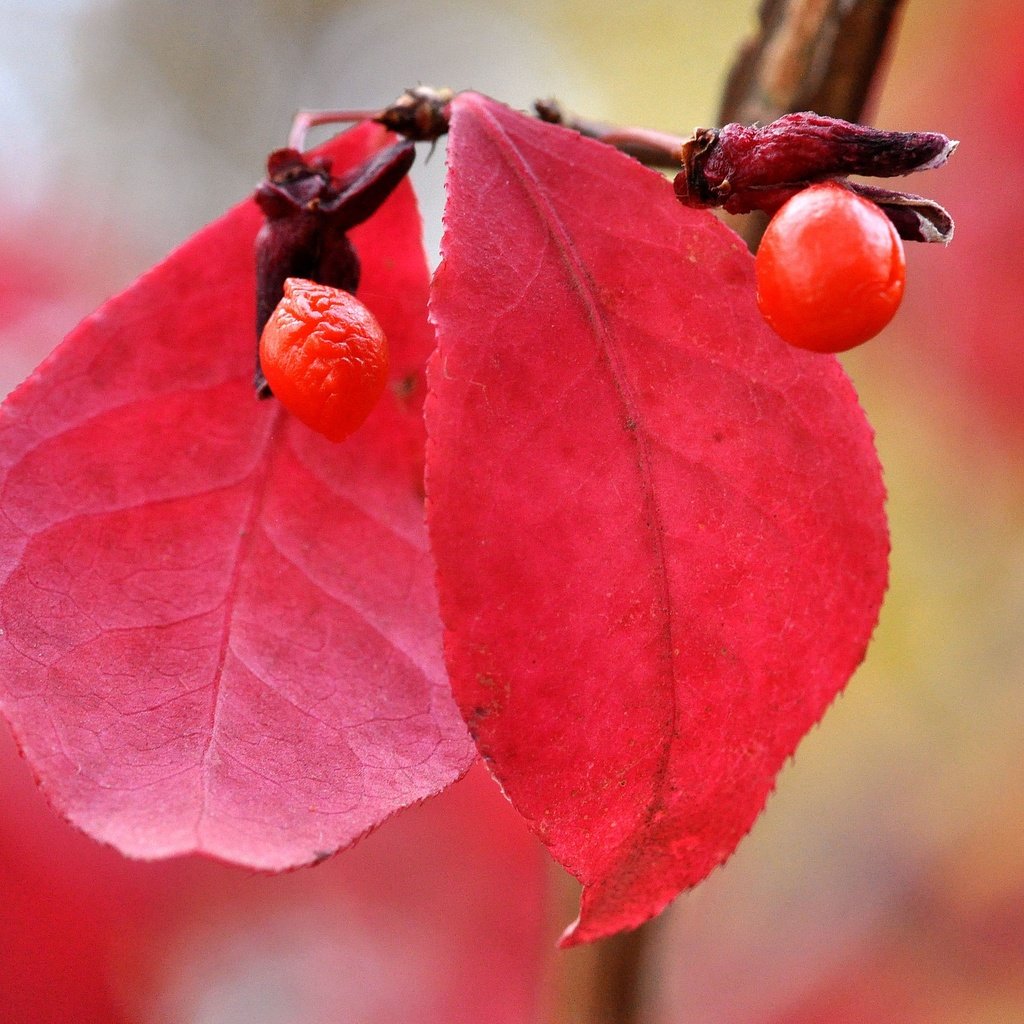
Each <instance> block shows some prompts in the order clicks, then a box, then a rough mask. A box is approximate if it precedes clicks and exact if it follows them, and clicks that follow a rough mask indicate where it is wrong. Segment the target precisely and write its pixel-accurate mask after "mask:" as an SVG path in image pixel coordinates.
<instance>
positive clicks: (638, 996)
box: [541, 864, 660, 1024]
mask: <svg viewBox="0 0 1024 1024" xmlns="http://www.w3.org/2000/svg"><path fill="white" fill-rule="evenodd" d="M549 881H550V892H551V894H552V898H551V908H552V910H551V913H552V922H551V934H552V947H553V946H554V939H555V938H556V937H557V935H558V934H559V932H561V930H562V929H563V928H564V927H565V923H566V921H568V920H569V919H570V918H571V917H572V915H573V914H574V913H575V912H576V909H577V907H578V906H579V894H580V887H579V884H578V883H577V882H576V880H575V879H574V878H572V877H571V876H569V875H567V874H566V873H565V872H564V871H563V870H562V869H561V868H559V867H558V866H557V865H554V864H553V865H552V866H551V873H550V876H549ZM659 927H660V924H659V922H658V921H649V922H648V923H647V924H645V925H643V926H642V927H640V928H638V929H637V930H636V931H632V932H624V933H622V934H619V935H613V936H612V937H611V938H607V939H602V940H601V941H600V942H594V943H591V944H589V945H585V946H575V947H573V948H572V949H567V950H556V949H554V948H552V950H551V954H550V960H549V967H548V978H547V985H546V990H547V991H546V995H547V1004H546V1005H545V1006H544V1007H542V1012H541V1020H542V1021H543V1022H544V1024H640V1022H641V1021H644V1020H646V1019H647V1017H646V1016H645V1013H644V1009H645V1003H646V998H645V997H646V996H648V995H649V993H648V992H647V991H646V990H645V987H644V986H645V982H646V975H645V971H644V966H645V963H646V958H647V951H648V949H649V948H650V946H651V943H652V941H653V939H654V937H655V936H656V934H657V932H658V929H659Z"/></svg>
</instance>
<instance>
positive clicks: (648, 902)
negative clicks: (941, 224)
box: [427, 95, 888, 944]
mask: <svg viewBox="0 0 1024 1024" xmlns="http://www.w3.org/2000/svg"><path fill="white" fill-rule="evenodd" d="M449 160H450V170H449V186H448V187H449V199H448V207H447V211H446V215H445V218H446V225H447V233H446V235H445V242H444V250H443V252H444V262H443V264H442V266H441V268H440V270H439V271H438V273H437V275H436V278H435V283H434V291H433V295H432V300H431V301H432V307H431V308H432V317H433V319H434V320H435V323H436V326H437V328H438V343H439V349H438V352H437V355H436V357H435V358H434V360H433V361H432V362H431V364H430V368H429V370H428V379H429V382H430V386H431V392H430V397H429V398H428V401H427V428H428V436H429V440H428V445H427V458H428V474H427V493H428V503H427V511H428V525H429V527H430V531H431V540H432V544H433V548H434V554H435V557H436V559H437V562H438V578H439V585H440V594H441V611H442V618H443V620H444V622H445V626H446V629H447V634H446V654H447V661H448V667H449V673H450V675H451V677H452V681H453V686H454V688H455V691H456V697H457V699H458V701H459V703H460V705H461V707H462V712H463V714H464V716H465V717H466V719H467V721H468V722H469V724H470V727H471V730H472V731H473V733H474V735H475V738H476V740H477V745H478V747H479V749H480V751H481V753H482V754H483V755H484V757H485V758H486V759H487V760H488V761H489V763H490V765H491V768H492V770H493V771H494V773H495V774H496V775H497V777H498V779H499V781H500V782H501V785H502V786H503V787H504V789H505V792H506V793H507V794H508V796H509V798H510V799H511V800H512V802H513V804H514V805H515V806H516V807H517V809H518V810H519V811H520V813H521V814H523V815H524V817H525V818H526V819H527V820H528V821H529V823H530V825H531V827H532V828H533V829H534V831H535V832H536V833H537V834H538V836H540V838H541V839H542V840H543V841H544V842H545V843H546V844H547V845H548V846H549V847H550V849H551V851H552V853H553V854H554V856H555V857H556V858H557V859H558V860H559V861H561V862H562V864H564V865H565V866H566V867H567V868H568V869H569V870H570V871H571V872H572V873H573V874H575V875H576V876H577V877H578V878H580V880H581V881H582V882H583V883H584V886H585V891H584V895H583V904H582V910H581V917H580V920H579V921H578V922H577V923H576V925H574V927H573V929H571V930H570V932H569V933H568V935H567V936H566V937H565V939H564V940H563V941H565V942H567V943H568V944H572V943H576V942H581V941H585V940H590V939H595V938H598V937H600V936H603V935H607V934H609V933H611V932H614V931H616V930H618V929H621V928H628V927H634V926H636V925H638V924H640V923H641V922H642V921H644V920H646V919H647V918H649V917H650V916H652V915H653V914H655V913H656V912H658V911H659V910H660V909H661V908H662V907H664V905H665V904H666V903H667V902H668V901H669V900H670V899H671V898H672V897H673V896H674V895H675V894H676V893H678V892H679V891H680V890H681V889H683V888H685V887H687V886H691V885H693V884H695V883H696V882H698V881H699V880H700V879H701V878H703V877H704V876H705V875H706V874H707V873H708V872H709V871H710V870H711V869H712V868H714V867H715V866H716V865H717V864H720V863H721V862H722V861H723V860H725V858H726V857H728V855H729V854H730V852H731V851H732V850H733V848H734V847H735V846H736V844H737V842H738V841H739V840H740V838H741V837H742V836H743V835H744V834H745V833H746V832H747V830H748V829H749V828H750V826H751V824H752V822H753V821H754V819H755V817H756V816H757V814H758V813H759V811H760V810H761V807H762V805H763V804H764V801H765V799H766V797H767V795H768V793H769V791H770V790H771V788H772V786H773V780H774V777H775V773H776V772H777V771H778V769H779V767H780V766H781V765H782V763H783V761H784V760H785V759H786V758H787V757H788V756H789V755H790V754H791V753H792V752H793V750H794V748H795V746H796V744H797V742H798V740H799V739H800V737H801V736H802V735H803V733H804V732H806V731H807V729H808V728H810V726H811V725H812V724H813V723H814V722H816V721H817V720H818V718H819V717H820V716H821V714H822V713H823V711H824V709H825V707H826V706H827V705H828V703H829V702H830V701H831V700H832V698H833V697H834V696H835V695H836V693H837V692H838V691H839V690H840V689H841V687H842V686H843V685H844V683H845V682H846V680H847V678H848V677H849V675H850V673H851V672H852V671H853V669H854V668H855V666H856V665H857V664H858V662H859V661H860V660H861V658H862V656H863V653H864V649H865V646H866V644H867V640H868V637H869V635H870V633H871V630H872V628H873V626H874V623H875V620H876V617H877V614H878V609H879V605H880V603H881V599H882V594H883V591H884V587H885V578H886V557H887V550H888V538H887V531H886V525H885V517H884V512H883V507H882V506H883V497H884V495H883V487H882V482H881V477H880V473H879V466H878V461H877V458H876V456H875V452H874V449H873V446H872V440H871V431H870V429H869V427H868V425H867V423H866V422H865V420H864V417H863V415H862V413H861V411H860V409H859V407H858V405H857V402H856V397H855V395H854V392H853V389H852V387H851V386H850V384H849V382H848V380H847V379H846V377H845V376H844V374H843V372H842V370H841V369H840V367H839V365H838V363H837V362H836V361H835V360H834V359H832V358H831V357H822V356H818V355H815V354H811V353H803V352H799V351H796V350H793V349H791V348H789V347H788V346H786V345H784V344H783V343H782V342H781V341H779V339H778V338H776V337H775V335H774V334H772V332H771V331H770V330H769V329H768V328H767V327H766V326H765V324H764V323H763V321H762V320H761V319H760V317H759V315H758V313H757V311H756V308H755V303H754V283H753V273H752V260H751V258H750V256H749V255H748V253H747V252H746V250H745V249H744V248H743V246H742V245H741V243H740V241H739V240H738V239H737V238H736V236H735V235H733V234H732V232H730V231H729V230H727V229H726V228H725V227H723V226H722V225H721V224H719V223H718V222H717V221H715V220H714V218H713V217H712V216H711V215H710V214H707V213H702V212H694V211H689V210H685V209H683V208H682V207H680V205H679V204H678V203H677V202H676V201H675V199H674V197H673V195H672V190H671V187H670V186H669V185H668V184H667V183H666V182H665V181H664V180H663V179H662V178H661V177H660V176H658V175H656V174H654V173H652V172H650V171H648V170H645V169H644V168H642V167H640V166H639V165H638V164H636V163H633V162H632V161H630V160H628V159H627V158H625V157H623V156H621V155H620V154H618V153H616V152H614V151H613V150H611V149H610V148H609V147H606V146H602V145H601V144H599V143H596V142H592V141H589V140H586V139H582V138H580V137H579V136H576V135H574V134H572V133H570V132H567V131H565V130H564V129H561V128H556V127H552V126H549V125H545V124H541V123H539V122H536V121H532V120H530V119H528V118H526V117H523V116H521V115H519V114H515V113H512V112H511V111H509V110H507V109H506V108H504V107H501V106H499V105H497V104H495V103H493V102H492V101H489V100H486V99H483V98H481V97H479V96H472V95H468V96H463V97H460V98H459V99H458V100H457V101H456V103H455V109H454V118H453V122H452V133H451V140H450V144H449Z"/></svg>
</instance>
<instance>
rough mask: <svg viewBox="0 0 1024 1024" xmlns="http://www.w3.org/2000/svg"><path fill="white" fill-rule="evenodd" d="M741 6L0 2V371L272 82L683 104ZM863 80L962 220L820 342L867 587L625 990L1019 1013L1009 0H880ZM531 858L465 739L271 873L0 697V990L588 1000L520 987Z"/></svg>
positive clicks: (93, 1011) (359, 1005)
mask: <svg viewBox="0 0 1024 1024" xmlns="http://www.w3.org/2000/svg"><path fill="white" fill-rule="evenodd" d="M754 8H755V3H754V2H753V0H719V2H717V3H714V4H708V3H703V2H697V0H689V2H684V0H673V2H671V3H669V2H663V0H640V2H637V3H633V4H628V5H627V4H621V3H619V2H613V0H592V2H589V3H581V2H573V0H545V2H543V3H541V2H539V0H501V2H500V3H499V2H497V0H472V2H471V0H464V2H457V0H439V2H437V3H435V4H431V5H427V4H420V3H413V2H408V0H399V2H394V0H377V2H368V0H359V2H345V0H296V2H287V0H257V2H252V3H241V2H239V0H222V2H219V3H216V4H211V3H204V2H200V0H177V2H172V0H4V2H0V155H2V161H0V166H2V167H3V172H4V189H3V192H2V195H0V224H2V227H0V313H2V316H0V391H6V390H9V388H10V387H12V386H13V385H14V384H16V383H17V382H18V381H19V380H20V379H22V378H23V377H24V376H25V375H26V374H27V373H28V372H29V371H30V370H31V368H32V367H33V366H34V365H35V364H36V363H37V362H38V361H39V360H40V359H41V358H42V357H43V356H44V355H45V354H46V352H47V351H49V349H50V348H52V347H53V345H54V344H55V343H56V342H57V341H58V340H59V339H60V337H61V336H62V335H63V333H65V331H66V330H67V329H69V328H70V327H71V326H73V324H74V323H75V322H76V321H77V319H78V318H79V317H81V316H82V315H84V314H85V313H87V312H89V311H90V310H91V309H92V308H94V307H95V306H96V305H98V304H99V302H100V301H102V299H103V298H105V297H106V296H107V295H109V294H111V293H113V292H115V291H116V290H118V289H120V288H121V287H123V286H124V285H126V284H127V283H128V282H129V281H130V280H131V279H132V278H133V277H135V276H136V275H137V274H138V273H139V272H140V271H141V270H143V269H144V268H145V267H147V266H148V265H149V264H151V263H153V262H155V261H156V260H157V259H159V258H160V257H161V256H162V255H163V254H164V253H165V252H166V251H167V250H168V249H170V248H171V247H173V246H174V245H176V244H177V243H178V242H180V241H182V240H183V239H185V238H186V237H187V236H188V235H190V234H191V233H192V232H193V231H195V230H196V229H197V228H198V227H199V226H201V225H202V224H203V223H205V222H206V221H207V220H210V219H212V218H213V217H215V216H216V215H218V214H219V213H220V212H221V211H222V210H223V209H224V208H226V207H227V206H228V205H230V204H232V203H234V202H235V201H237V200H238V199H239V198H241V197H242V196H244V195H245V194H246V193H247V192H248V191H249V190H250V189H251V188H252V187H253V186H254V184H255V182H256V181H257V180H258V178H259V177H260V174H261V170H262V160H263V158H264V156H265V154H266V152H267V151H268V150H269V149H272V148H274V147H276V146H278V145H280V144H282V142H283V140H284V136H285V134H286V132H287V128H288V124H289V121H290V118H291V114H292V112H293V111H294V110H295V109H297V108H299V107H336V106H344V107H362V106H379V105H380V104H381V103H383V102H386V101H388V100H390V99H392V98H393V97H394V96H396V95H398V93H400V92H401V91H402V89H403V88H405V87H406V86H408V85H412V84H416V83H417V82H424V83H429V84H436V85H450V86H453V87H455V88H475V89H478V90H480V91H483V92H488V93H491V94H493V95H495V96H497V97H499V98H501V99H503V100H506V101H508V102H510V103H512V104H513V105H516V106H521V107H526V106H528V105H529V103H530V102H531V101H532V100H533V99H534V98H536V97H539V96H548V95H554V96H557V97H558V98H559V99H561V100H562V101H563V102H564V104H565V105H566V106H567V107H568V108H569V109H572V110H576V111H579V112H583V113H586V114H588V115H591V116H594V117H597V118H605V119H608V120H614V121H621V122H631V123H638V124H646V125H649V126H651V127H659V128H664V129H668V130H676V131H680V132H688V131H689V130H690V129H691V128H693V127H694V126H696V125H705V124H714V123H715V120H716V109H717V101H718V96H719V93H720V90H721V85H722V81H723V77H724V74H725V71H726V69H727V68H728V66H729V64H730V62H731V60H732V56H733V54H734V53H735V51H736V49H737V47H738V45H739V43H740V42H741V41H742V39H743V38H745V37H746V36H747V35H748V34H749V32H750V31H751V29H752V27H753V24H754ZM877 100H878V102H877V106H876V109H875V114H874V120H875V121H876V123H878V124H880V125H882V126H885V127H892V128H907V129H910V128H921V129H935V130H942V131H945V132H947V133H948V134H951V135H953V136H955V137H958V138H960V139H961V140H962V145H961V149H960V151H959V152H958V153H957V154H956V156H955V158H954V160H953V161H952V163H951V164H950V165H949V166H948V168H946V169H944V170H941V171H938V172H932V173H930V174H929V175H927V176H923V177H921V178H920V179H919V180H917V181H915V183H914V184H913V185H912V186H911V187H912V188H914V189H916V190H919V191H922V192H925V193H927V194H930V195H933V196H935V197H936V198H938V199H939V200H940V201H942V202H944V203H946V204H947V206H948V207H949V209H950V210H951V211H952V212H953V214H954V216H955V217H956V219H957V236H956V239H955V241H954V243H953V245H952V246H951V247H950V248H949V249H947V250H942V249H939V248H937V247H936V248H930V247H929V248H926V247H921V246H918V247H910V249H911V251H910V252H909V253H908V264H909V283H908V294H907V299H906V302H905V304H904V309H903V310H902V311H901V313H900V315H899V316H898V317H897V320H896V321H895V323H894V324H893V325H892V327H891V328H889V329H888V330H887V331H886V332H885V333H884V334H883V335H882V336H881V337H879V338H878V339H877V340H875V341H874V342H872V343H871V344H870V345H867V346H865V347H864V348H863V349H861V350H858V351H857V352H855V353H853V354H851V355H849V356H848V357H845V362H846V365H847V367H848V369H849V370H850V372H851V374H852V375H853V377H854V379H855V381H856V383H857V386H858V389H859V390H860V393H861V396H862V399H863V401H864V404H865V406H866V408H867V410H868V414H869V416H870V418H871V420H872V422H873V423H874V425H875V427H876V430H877V435H878V446H879V449H880V452H881V456H882V461H883V463H884V465H885V467H886V477H887V482H888V487H889V491H890V506H889V507H890V514H891V518H892V530H893V545H894V552H893V560H892V585H891V590H890V594H889V597H888V600H887V603H886V606H885V609H884V611H883V616H882V622H881V625H880V627H879V630H878V633H877V635H876V639H875V641H874V643H873V645H872V647H871V650H870V652H869V656H868V659H867V662H866V663H865V665H864V666H863V668H862V669H861V671H860V672H859V673H858V674H857V676H856V677H855V678H854V680H853V682H852V683H851V684H850V686H849V688H848V690H847V692H846V693H845V694H844V696H843V697H842V698H841V699H840V700H839V701H838V702H837V704H836V705H835V706H834V707H833V708H832V710H831V711H830V712H829V713H828V715H827V716H826V718H825V720H824V721H823V723H822V724H821V725H820V726H819V727H818V728H816V729H815V730H814V731H813V732H812V734H811V735H810V736H809V737H808V738H807V739H806V740H805V742H804V743H803V745H802V746H801V748H800V750H799V751H798V754H797V757H796V758H795V761H794V762H793V763H792V764H791V765H789V766H788V767H787V768H786V770H785V771H784V772H783V774H782V775H781V776H780V779H779V785H778V791H777V793H776V795H775V796H774V797H773V798H772V800H771V801H770V803H769V806H768V810H767V812H766V813H765V814H764V815H763V816H762V817H761V819H760V820H759V822H758V824H757V825H756V827H755V829H754V831H753V833H752V834H751V836H750V837H749V838H748V839H747V840H746V841H745V842H744V843H743V844H742V846H741V848H740V850H739V851H738V853H737V854H736V855H735V857H734V858H733V859H732V860H731V861H730V862H729V864H728V865H727V866H726V867H725V868H724V869H722V870H719V871H718V872H716V873H715V874H714V875H713V876H712V878H710V879H709V880H708V881H707V882H706V883H705V884H703V885H702V886H700V887H698V888H697V889H696V890H694V891H693V892H692V893H689V894H686V895H684V896H683V897H681V898H680V899H678V900H677V901H676V903H675V904H674V905H673V906H672V908H671V909H670V910H669V911H668V912H667V913H666V915H664V917H663V918H662V919H661V921H660V922H659V923H658V925H657V927H656V929H655V930H654V931H653V934H652V938H651V943H650V947H649V948H650V957H651V961H650V964H649V969H648V972H647V974H646V980H645V993H646V999H647V1009H646V1011H645V1016H644V1020H648V1021H650V1022H652V1024H690V1022H699V1024H876V1022H877V1024H882V1022H885V1024H889V1022H893V1021H899V1022H901V1024H917V1022H920V1024H1021V1022H1024V842H1022V839H1024V835H1022V833H1024V828H1022V826H1024V756H1022V755H1024V735H1022V732H1024V729H1022V727H1024V504H1022V499H1024V313H1022V295H1024V257H1022V255H1021V251H1022V239H1024V201H1022V196H1024V3H1021V2H1018V0H1012V2H1011V0H951V2H949V3H942V4H939V3H932V2H930V0H908V3H907V10H906V16H905V18H904V22H903V25H902V27H901V31H900V33H899V35H898V37H897V40H896V45H895V47H894V49H893V52H892V54H891V61H890V66H889V69H888V73H887V75H886V78H885V80H884V82H883V84H882V88H881V89H880V90H879V93H878V97H877ZM442 172H443V147H439V150H438V152H436V153H435V154H434V155H433V157H432V158H431V159H430V160H429V161H426V163H425V165H424V162H423V161H422V160H421V161H420V166H418V167H417V169H416V182H417V185H418V187H419V189H420V193H421V196H422V204H423V207H424V216H425V224H426V237H427V241H428V245H429V247H430V248H431V250H432V251H433V250H436V247H437V242H438V239H439V235H440V213H441V208H442V201H443V200H442V192H441V178H442ZM551 888H552V886H551V869H550V868H549V867H548V866H547V865H546V864H545V857H544V855H543V853H542V852H541V851H539V849H538V848H537V845H536V844H535V842H534V841H533V840H532V839H531V838H530V837H529V836H527V835H526V834H525V832H524V830H523V829H522V828H521V827H520V825H519V823H518V821H517V820H516V818H515V816H514V815H513V814H512V813H511V812H510V810H509V809H508V808H507V807H506V806H505V804H504V803H503V801H502V799H501V797H500V796H499V795H497V793H496V790H495V788H494V787H493V786H492V785H491V784H490V782H489V781H488V780H487V779H486V777H485V776H484V775H483V773H482V772H481V771H479V770H475V771H474V772H473V773H471V775H470V776H469V778H468V779H467V780H466V781H465V782H463V783H460V784H459V785H457V786H456V787H454V789H453V790H452V791H451V792H450V793H448V794H446V795H445V796H443V797H441V798H438V799H437V800H435V801H432V802H430V803H428V804H427V805H425V806H423V807H421V808H417V809H414V810H412V811H409V812H406V813H404V814H402V815H400V816H399V817H398V818H397V819H395V820H394V821H392V822H391V823H389V824H388V825H387V826H386V827H385V828H383V829H382V830H380V831H379V832H378V833H376V834H375V835H373V836H371V837H370V838H369V839H367V840H366V841H364V842H363V843H362V844H360V846H359V847H358V848H357V849H356V850H354V851H351V852H349V853H346V854H343V855H341V856H339V857H337V858H335V859H334V860H332V861H330V862H329V863H327V864H325V865H323V866H321V867H318V868H316V869H313V870H308V871H303V872H298V873H295V874H292V875H288V876H284V877H280V878H264V877H257V876H253V875H251V874H249V873H247V872H242V871H238V870H234V869H230V868H226V867H223V866H220V865H215V864H211V863H207V862H201V861H189V860H184V861H177V862H173V863H169V864H157V865H143V864H137V863H132V862H128V861H125V860H123V859H122V858H120V857H119V856H118V855H117V854H115V853H113V852H112V851H109V850H106V849H103V848H100V847H98V846H96V845H95V844H93V843H92V842H91V841H89V840H87V839H85V838H84V837H82V836H80V835H78V834H77V833H74V832H73V831H72V830H70V829H69V828H67V827H66V826H64V825H63V824H61V823H60V822H59V821H58V820H57V819H56V818H55V817H54V815H52V813H51V812H50V811H49V810H48V808H47V807H46V805H45V802H44V801H43V800H42V798H41V797H40V796H39V794H38V792H37V791H36V789H35V787H34V784H33V782H32V780H31V776H30V773H29V771H28V769H27V768H26V766H25V765H24V764H23V763H22V762H20V760H19V759H18V757H17V754H16V753H15V751H14V747H13V743H12V742H11V741H10V739H9V737H8V736H7V735H6V733H3V732H0V1020H3V1021H5V1022H9V1024H47V1022H51V1021H52V1022H58V1021H60V1022H66V1021H75V1022H77V1024H122V1022H123V1024H129V1022H130V1024H164V1022H167V1024H170V1022H176V1024H236V1022H237V1024H242V1022H245V1024H293V1022H294V1024H298V1022H303V1024H342V1022H345V1024H347V1022H357V1024H364V1022H366V1024H377V1022H380V1024H389V1022H397V1021H402V1022H411V1024H434V1022H437V1024H441V1022H444V1024H458V1022H466V1024H469V1022H484V1021H486V1022H488V1024H503V1022H508V1024H532V1022H534V1021H541V1020H542V1019H545V1017H548V1018H553V1017H554V1015H556V1013H557V1014H560V1017H559V1019H560V1020H563V1021H570V1020H576V1021H579V1024H584V1022H585V1018H584V1017H583V1016H582V1014H583V1013H584V1010H583V1009H582V1007H578V1008H576V1009H574V1008H573V1007H572V1006H571V1005H569V1006H566V1005H563V1006H562V1007H561V1008H560V1009H559V1010H557V1011H555V1010H552V1009H551V998H550V994H547V995H546V994H545V993H544V992H543V991H542V990H543V989H544V986H549V987H550V985H551V984H552V983H551V978H552V976H553V975H556V974H557V973H558V972H559V971H561V970H563V969H564V967H565V964H566V963H568V964H569V967H570V969H571V966H572V962H573V961H572V960H571V959H568V960H566V959H562V960H558V959H554V958H553V955H552V953H551V952H550V945H551V943H552V941H553V937H554V935H555V934H556V931H557V928H556V924H555V923H554V921H553V918H552V913H551V911H550V909H549V906H548V904H549V903H550V901H549V899H548V898H547V894H548V893H549V892H550V891H551ZM555 916H557V915H555ZM560 924H565V919H564V914H563V920H561V922H560ZM577 955H578V954H576V953H573V954H558V955H557V956H558V957H561V958H566V957H568V958H571V957H574V956H577ZM563 1002H564V1000H563Z"/></svg>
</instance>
